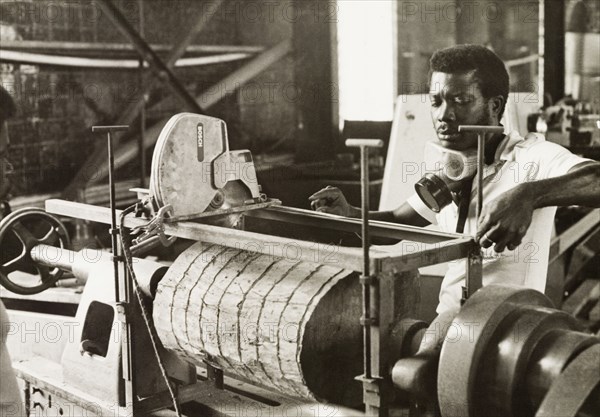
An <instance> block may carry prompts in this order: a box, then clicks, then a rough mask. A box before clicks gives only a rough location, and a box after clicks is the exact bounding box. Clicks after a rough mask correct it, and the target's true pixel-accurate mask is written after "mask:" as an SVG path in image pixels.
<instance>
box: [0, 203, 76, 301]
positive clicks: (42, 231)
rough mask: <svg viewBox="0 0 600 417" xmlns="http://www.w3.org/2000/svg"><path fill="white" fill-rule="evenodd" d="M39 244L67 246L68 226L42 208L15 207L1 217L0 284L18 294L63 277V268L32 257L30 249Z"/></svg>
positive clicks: (39, 288)
mask: <svg viewBox="0 0 600 417" xmlns="http://www.w3.org/2000/svg"><path fill="white" fill-rule="evenodd" d="M37 245H48V246H55V247H59V248H62V249H68V248H69V247H70V242H69V234H68V233H67V229H66V228H65V226H64V225H63V224H62V222H61V221H60V220H58V219H57V218H56V217H54V216H53V215H51V214H49V213H46V212H45V211H44V210H42V209H39V208H23V209H20V210H16V211H14V212H12V213H11V214H9V215H8V216H6V217H5V218H4V219H2V221H0V248H2V249H1V253H0V284H2V285H3V286H4V288H6V289H7V290H10V291H12V292H14V293H17V294H23V295H31V294H37V293H39V292H42V291H44V290H45V289H47V288H49V287H51V286H53V285H54V283H55V282H56V281H58V280H59V279H60V278H61V276H62V274H63V271H62V270H60V269H59V268H57V267H55V268H51V267H48V266H45V265H40V264H39V263H36V262H35V261H34V260H33V259H32V258H31V250H32V249H33V248H34V247H36V246H37ZM22 271H26V272H32V273H33V275H32V274H27V273H23V272H22ZM36 272H37V275H36ZM11 275H12V276H11Z"/></svg>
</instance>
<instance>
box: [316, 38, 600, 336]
mask: <svg viewBox="0 0 600 417" xmlns="http://www.w3.org/2000/svg"><path fill="white" fill-rule="evenodd" d="M508 88H509V80H508V73H507V71H506V68H505V67H504V64H503V63H502V61H501V60H500V58H499V57H498V56H497V55H495V54H494V53H493V52H492V51H490V50H488V49H487V48H485V47H483V46H479V45H458V46H454V47H450V48H446V49H443V50H440V51H437V52H436V53H435V54H434V55H433V56H432V58H431V61H430V99H431V117H432V122H433V124H434V127H435V130H436V132H437V136H438V139H439V144H440V145H441V146H442V147H444V148H446V149H452V150H455V151H468V150H473V149H477V136H476V135H475V134H472V133H460V132H458V126H459V125H487V126H498V125H500V120H501V118H502V114H503V113H504V109H505V106H506V101H507V99H508ZM485 165H486V166H485V167H484V172H483V176H484V180H483V209H482V213H481V216H480V219H479V221H478V222H477V219H476V218H475V198H476V194H477V192H476V190H475V186H474V185H473V186H472V187H468V188H470V191H471V192H470V197H469V200H468V202H469V204H468V206H466V207H468V211H466V213H465V212H464V211H463V213H464V216H463V217H466V218H461V216H460V213H459V209H458V206H460V205H461V203H460V196H459V195H457V194H456V193H453V194H454V199H455V201H457V202H458V204H456V203H454V204H450V205H448V206H446V207H445V208H443V209H442V210H441V211H440V212H439V213H437V214H436V213H434V212H433V211H432V210H430V209H429V208H428V207H427V206H426V205H425V204H424V203H423V202H422V201H421V199H420V198H419V197H418V196H417V195H415V196H413V197H411V198H409V199H408V201H407V202H405V203H404V204H402V205H401V206H400V207H398V208H396V209H395V210H392V211H384V212H377V211H375V212H371V213H370V214H369V218H370V219H373V220H382V221H388V222H395V223H403V224H410V225H414V226H426V225H428V224H430V223H437V224H438V225H439V226H440V228H441V229H442V230H444V231H448V232H455V231H456V229H457V226H460V223H462V222H463V221H464V233H465V234H470V235H474V236H475V238H476V240H477V241H478V242H479V243H480V244H481V246H482V247H483V248H490V250H489V252H491V253H490V254H489V256H488V255H487V254H486V256H485V259H484V265H483V284H484V285H487V284H490V283H508V284H516V285H522V286H525V287H529V288H534V289H536V290H539V291H541V292H543V291H544V289H545V285H546V273H547V266H548V252H549V246H550V233H551V230H552V224H553V218H554V214H555V211H556V206H559V205H586V206H593V207H599V206H600V163H598V162H595V161H590V160H586V159H583V158H580V157H578V156H575V155H573V154H571V153H570V152H569V151H568V150H566V149H564V148H562V147H560V146H558V145H556V144H554V143H550V142H546V141H545V140H544V138H543V137H542V136H541V135H537V134H530V135H527V137H526V138H522V137H520V136H519V135H518V134H517V133H510V134H508V135H504V134H499V135H495V136H493V137H491V138H488V139H487V141H486V148H485ZM467 191H469V190H467ZM461 194H462V193H461ZM465 194H466V195H468V194H469V193H468V192H467V193H465ZM465 194H462V197H463V199H464V197H465ZM309 199H310V200H311V204H312V206H313V208H315V209H316V210H318V211H322V212H327V213H334V214H338V215H344V216H350V217H360V210H359V209H358V208H356V207H352V206H350V205H349V204H348V202H347V201H346V199H345V198H344V196H343V194H342V193H341V192H340V190H338V189H337V188H332V187H328V188H325V189H323V190H320V191H318V192H317V193H315V194H313V195H312V196H310V197H309ZM491 247H493V252H492V250H491ZM465 267H466V264H465V261H464V260H463V261H460V262H453V263H451V265H450V267H449V269H448V272H447V273H446V275H445V277H444V279H443V282H442V287H441V290H440V296H439V305H438V308H437V313H438V314H440V316H438V319H439V320H441V322H442V323H444V322H446V323H447V322H448V321H449V320H451V319H452V317H454V315H455V314H456V312H457V311H458V309H459V308H460V299H461V296H462V290H461V288H462V286H464V277H465ZM436 343H439V341H438V342H436Z"/></svg>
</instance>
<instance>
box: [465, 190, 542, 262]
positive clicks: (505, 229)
mask: <svg viewBox="0 0 600 417" xmlns="http://www.w3.org/2000/svg"><path fill="white" fill-rule="evenodd" d="M533 210H534V203H533V200H532V199H531V198H529V196H528V195H527V192H526V189H525V187H520V186H517V187H515V188H513V189H512V190H509V191H507V192H506V193H504V194H502V195H501V196H500V197H498V198H496V199H494V200H492V201H490V202H489V203H486V204H484V205H483V208H482V210H481V216H480V217H479V227H478V231H477V236H476V237H475V239H476V240H477V241H478V242H479V244H480V245H481V246H482V247H484V248H489V247H490V246H492V245H494V251H495V252H498V253H500V252H503V251H504V249H508V250H514V249H516V247H517V246H519V245H520V244H521V240H522V239H523V237H524V236H525V233H527V229H529V225H530V224H531V217H532V214H533Z"/></svg>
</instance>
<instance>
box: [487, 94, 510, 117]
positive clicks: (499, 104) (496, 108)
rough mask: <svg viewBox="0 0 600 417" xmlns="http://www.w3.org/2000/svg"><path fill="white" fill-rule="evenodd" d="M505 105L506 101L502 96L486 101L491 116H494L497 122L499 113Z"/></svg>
mask: <svg viewBox="0 0 600 417" xmlns="http://www.w3.org/2000/svg"><path fill="white" fill-rule="evenodd" d="M505 104H506V100H504V97H502V96H494V97H492V98H490V99H489V100H488V107H489V110H490V112H491V113H492V114H495V115H496V116H497V117H498V121H500V112H501V111H502V109H503V108H504V105H505Z"/></svg>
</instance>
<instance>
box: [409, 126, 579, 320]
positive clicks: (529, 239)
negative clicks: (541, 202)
mask: <svg viewBox="0 0 600 417" xmlns="http://www.w3.org/2000/svg"><path fill="white" fill-rule="evenodd" d="M585 161H588V159H584V158H581V157H579V156H577V155H573V154H572V153H571V152H569V151H568V150H567V149H565V148H563V147H562V146H559V145H557V144H555V143H552V142H547V141H546V140H545V138H544V136H542V135H540V134H537V133H530V134H528V135H527V136H526V137H525V138H523V137H522V136H520V135H519V133H517V132H512V133H510V134H509V135H507V136H506V137H505V138H504V139H503V141H502V142H501V143H500V144H499V146H498V149H497V150H496V155H495V158H494V163H493V164H491V165H487V166H486V167H485V169H484V172H483V174H484V175H483V178H484V179H483V201H484V203H485V202H486V201H490V200H493V199H495V198H497V197H498V196H500V195H501V194H502V193H504V192H506V191H508V190H510V189H511V188H513V187H515V186H516V185H518V184H520V183H523V182H528V181H538V180H543V179H546V178H552V177H557V176H560V175H564V174H566V173H567V172H568V171H569V170H570V169H571V168H573V167H574V166H575V165H577V164H580V163H582V162H585ZM476 196H477V190H476V182H475V181H474V182H473V188H472V190H471V202H470V205H469V213H468V216H467V220H466V222H465V229H464V233H465V234H467V235H472V236H473V235H475V233H476V229H477V228H476V219H475V205H476ZM408 203H409V204H410V205H411V206H412V207H413V208H414V209H415V210H416V211H417V213H419V214H420V215H421V216H422V217H424V218H425V219H427V220H429V221H430V222H431V223H433V224H437V225H438V226H439V227H440V229H441V230H443V231H446V232H454V231H455V230H456V223H457V221H458V208H457V206H456V205H455V204H450V205H448V206H446V207H445V208H443V209H442V210H441V212H440V213H437V214H436V213H435V212H433V211H431V210H430V209H429V208H428V207H427V206H425V205H424V204H423V202H422V201H421V200H420V198H419V197H418V196H417V195H416V194H415V195H413V196H412V197H411V198H409V199H408ZM555 213H556V207H544V208H541V209H537V210H535V211H534V212H533V216H532V221H531V226H530V227H529V229H528V230H527V233H526V234H525V236H524V237H523V240H522V242H521V245H519V246H518V247H517V248H516V249H515V250H513V251H509V250H505V251H504V252H502V253H496V252H494V250H493V246H492V247H491V248H488V249H484V257H483V285H488V284H490V283H505V284H516V285H522V286H524V287H528V288H533V289H536V290H538V291H540V292H544V290H545V287H546V274H547V270H548V254H549V251H550V238H551V233H552V229H553V225H554V214H555ZM518 215H519V213H515V216H518ZM465 271H466V260H465V259H460V260H455V261H452V262H450V265H449V267H448V271H447V272H446V275H445V276H444V279H443V281H442V286H441V289H440V298H439V305H438V307H437V312H438V314H439V313H442V312H444V311H447V310H449V309H456V308H458V307H460V300H461V297H462V287H463V286H464V285H465V282H464V280H465Z"/></svg>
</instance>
